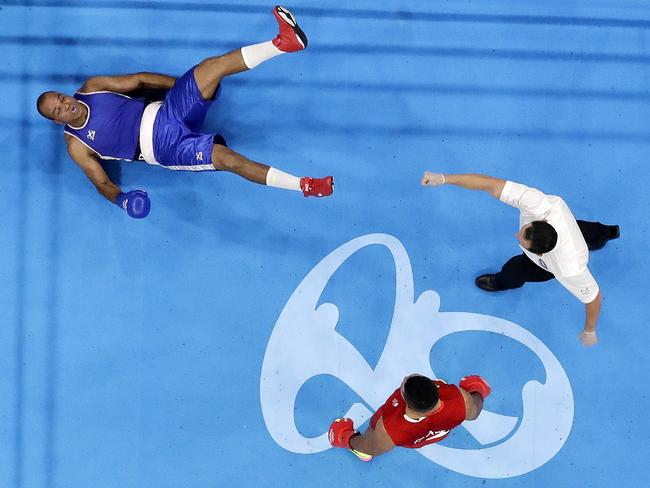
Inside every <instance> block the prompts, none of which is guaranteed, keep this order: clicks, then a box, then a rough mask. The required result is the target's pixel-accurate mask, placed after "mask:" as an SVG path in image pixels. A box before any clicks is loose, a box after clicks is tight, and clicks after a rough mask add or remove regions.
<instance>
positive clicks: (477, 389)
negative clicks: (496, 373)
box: [458, 375, 492, 400]
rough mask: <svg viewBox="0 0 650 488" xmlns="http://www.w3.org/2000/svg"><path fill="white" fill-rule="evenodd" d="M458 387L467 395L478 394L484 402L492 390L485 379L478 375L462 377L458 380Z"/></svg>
mask: <svg viewBox="0 0 650 488" xmlns="http://www.w3.org/2000/svg"><path fill="white" fill-rule="evenodd" d="M458 386H460V387H461V388H463V389H464V390H466V391H468V392H469V393H478V394H479V395H481V398H483V400H485V399H486V398H487V396H488V395H489V394H490V393H491V392H492V388H490V385H489V384H488V382H487V381H485V378H482V377H480V376H478V375H470V376H464V377H463V378H461V379H460V383H458Z"/></svg>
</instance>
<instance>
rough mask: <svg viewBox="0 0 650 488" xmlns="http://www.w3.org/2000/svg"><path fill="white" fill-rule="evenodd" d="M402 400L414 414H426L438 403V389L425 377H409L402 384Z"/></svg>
mask: <svg viewBox="0 0 650 488" xmlns="http://www.w3.org/2000/svg"><path fill="white" fill-rule="evenodd" d="M404 400H406V404H407V405H408V406H409V407H410V408H412V409H413V410H415V411H416V412H427V411H429V410H431V409H432V408H433V407H435V406H436V403H438V387H437V386H436V384H435V383H434V382H433V381H431V380H430V379H429V378H427V377H426V376H421V375H415V376H411V377H410V378H409V379H407V380H406V382H405V383H404Z"/></svg>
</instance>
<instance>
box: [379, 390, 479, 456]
mask: <svg viewBox="0 0 650 488" xmlns="http://www.w3.org/2000/svg"><path fill="white" fill-rule="evenodd" d="M434 383H435V384H436V385H437V386H438V393H439V394H440V401H442V408H441V409H440V410H438V411H436V412H434V413H432V414H431V415H427V416H426V417H423V418H422V419H420V420H413V419H411V418H409V417H407V415H406V401H404V398H403V397H402V393H401V391H400V389H399V388H398V389H397V390H395V391H394V392H393V394H392V395H391V396H390V397H389V398H388V400H386V403H384V404H383V405H382V406H381V407H380V408H379V410H377V411H376V412H375V414H374V415H373V416H372V419H371V420H370V427H371V428H372V429H374V428H375V426H376V425H377V422H379V419H380V418H383V419H384V428H385V429H386V432H387V433H388V435H389V436H390V438H391V440H392V441H393V444H395V445H396V446H402V447H410V448H412V449H415V448H418V447H422V446H426V445H427V444H433V443H434V442H438V441H441V440H442V439H444V438H445V437H447V434H449V431H450V430H451V429H453V428H454V427H456V426H457V425H460V423H461V422H463V420H465V417H466V416H467V412H466V411H465V399H464V398H463V394H462V393H461V392H460V390H459V389H458V387H457V386H456V385H448V384H447V383H445V382H444V381H440V380H434Z"/></svg>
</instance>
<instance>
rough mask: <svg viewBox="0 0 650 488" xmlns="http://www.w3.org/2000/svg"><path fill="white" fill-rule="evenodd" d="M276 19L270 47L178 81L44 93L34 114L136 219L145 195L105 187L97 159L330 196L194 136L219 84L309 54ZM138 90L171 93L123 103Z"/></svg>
mask: <svg viewBox="0 0 650 488" xmlns="http://www.w3.org/2000/svg"><path fill="white" fill-rule="evenodd" d="M273 13H274V15H275V18H276V20H277V22H278V25H279V28H280V32H279V34H278V35H277V36H276V37H275V38H274V39H273V40H271V41H267V42H262V43H260V44H254V45H251V46H245V47H242V48H241V49H237V50H235V51H231V52H229V53H227V54H224V55H222V56H215V57H211V58H208V59H205V60H203V61H202V62H201V63H199V64H198V65H196V66H194V67H193V68H192V69H190V70H189V71H188V72H187V73H185V74H184V75H183V76H181V77H180V78H178V79H176V78H173V77H171V76H167V75H162V74H155V73H136V74H132V75H124V76H98V77H93V78H89V79H88V80H86V82H85V83H84V84H83V86H82V87H81V88H80V89H79V90H78V91H77V93H75V94H74V95H73V96H68V95H64V94H62V93H57V92H54V91H47V92H44V93H42V94H41V95H40V96H39V98H38V101H37V103H36V106H37V109H38V111H39V113H40V114H41V115H42V116H44V117H46V118H48V119H50V120H53V121H54V122H57V123H60V124H64V125H65V129H64V137H65V141H66V144H67V146H68V154H69V155H70V157H71V158H72V159H73V160H74V161H75V162H76V163H77V164H78V165H79V166H80V167H81V168H82V169H83V171H84V173H85V174H86V176H87V177H88V179H90V181H91V182H92V183H93V184H94V185H95V187H96V188H97V191H98V192H99V193H101V194H102V195H103V196H104V197H106V199H108V200H109V201H111V202H113V203H116V204H117V205H119V206H120V207H122V208H123V209H124V210H125V211H126V212H127V213H128V214H129V215H130V216H131V217H134V218H143V217H146V216H147V215H148V214H149V210H150V206H151V203H150V200H149V197H148V195H147V193H146V192H145V191H144V190H131V191H128V192H122V191H121V189H120V188H119V187H118V186H117V185H116V184H115V183H113V182H112V181H111V180H110V179H109V177H108V175H107V174H106V172H105V171H104V169H103V168H102V166H101V165H100V164H99V160H100V159H127V160H134V159H144V160H145V161H146V162H147V163H149V164H155V165H161V166H164V167H167V168H169V169H175V170H191V171H204V170H221V171H230V172H232V173H236V174H238V175H240V176H242V177H244V178H246V179H247V180H250V181H253V182H255V183H259V184H262V185H269V186H274V187H277V188H285V189H289V190H297V191H302V192H303V194H304V195H305V196H319V197H324V196H328V195H331V194H332V191H333V178H332V177H331V176H327V177H325V178H311V177H303V178H298V177H296V176H293V175H290V174H288V173H285V172H283V171H280V170H278V169H276V168H273V167H270V166H267V165H265V164H261V163H257V162H254V161H251V160H249V159H247V158H245V157H244V156H242V155H241V154H238V153H236V152H235V151H233V150H232V149H229V148H228V147H227V146H226V142H225V140H224V139H223V137H221V136H220V135H218V134H203V133H200V132H199V130H200V127H201V125H202V124H203V121H204V119H205V116H206V114H207V111H208V109H209V108H210V105H211V104H212V102H213V101H214V100H215V99H216V98H217V96H218V95H219V91H220V81H221V79H222V78H223V77H225V76H229V75H232V74H235V73H240V72H242V71H246V70H249V69H252V68H254V67H255V66H257V65H258V64H260V63H262V62H264V61H266V60H268V59H271V58H273V57H275V56H277V55H279V54H283V53H287V52H295V51H300V50H302V49H304V48H306V47H307V38H306V36H305V34H304V33H303V32H302V30H301V29H300V27H298V24H297V22H296V19H295V17H294V16H293V15H292V14H291V12H290V11H289V10H287V9H286V8H284V7H280V6H276V7H275V8H274V10H273ZM141 89H158V90H160V89H162V90H169V91H168V93H167V95H166V97H165V99H164V101H156V102H152V103H148V104H146V103H145V101H144V100H142V99H136V98H131V97H129V96H127V95H125V93H131V92H133V91H135V90H141Z"/></svg>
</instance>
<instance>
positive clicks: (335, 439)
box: [327, 419, 372, 463]
mask: <svg viewBox="0 0 650 488" xmlns="http://www.w3.org/2000/svg"><path fill="white" fill-rule="evenodd" d="M355 435H359V433H358V432H357V431H355V430H354V424H353V423H352V419H336V420H334V422H332V424H331V425H330V428H329V430H328V431H327V438H328V439H329V441H330V444H331V445H332V447H342V448H343V449H347V450H348V451H350V452H351V453H352V454H354V455H355V456H356V457H358V458H359V459H361V460H362V461H363V462H366V463H367V462H368V461H372V456H371V455H370V454H366V453H363V452H361V451H357V450H356V449H352V447H351V446H350V439H352V438H353V437H354V436H355Z"/></svg>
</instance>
